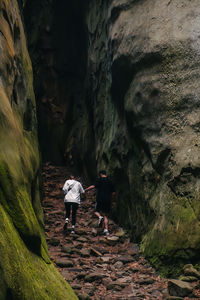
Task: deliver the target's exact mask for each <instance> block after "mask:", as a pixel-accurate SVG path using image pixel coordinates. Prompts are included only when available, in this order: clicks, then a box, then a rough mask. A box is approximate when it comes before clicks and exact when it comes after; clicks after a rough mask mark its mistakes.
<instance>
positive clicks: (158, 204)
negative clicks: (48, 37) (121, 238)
mask: <svg viewBox="0 0 200 300" xmlns="http://www.w3.org/2000/svg"><path fill="white" fill-rule="evenodd" d="M199 13H200V8H199V2H198V1H195V0H194V1H189V2H188V1H186V0H181V1H179V0H175V1H169V0H162V1H160V0H152V1H151V0H148V1H145V0H144V1H126V0H125V1H111V2H109V3H108V2H107V1H105V2H104V1H91V2H90V4H89V9H88V15H87V24H88V36H89V49H88V65H89V68H88V70H89V71H88V72H89V75H88V76H90V78H91V82H90V83H91V85H92V91H93V93H92V103H93V120H94V123H93V126H94V141H95V151H96V159H97V162H98V167H99V168H106V169H109V171H110V172H111V174H112V175H113V178H114V179H115V182H116V185H117V189H118V192H119V193H118V199H117V208H116V212H115V213H116V215H117V217H118V218H119V220H120V222H121V223H123V224H125V225H126V226H127V227H129V228H130V229H131V230H132V234H133V237H134V238H136V239H139V240H140V239H141V247H142V250H143V251H144V253H145V254H146V255H147V256H148V257H149V258H150V259H151V261H152V263H153V264H155V265H156V266H157V267H160V268H161V269H162V271H163V272H166V267H164V268H162V266H163V264H165V266H166V265H167V269H168V271H169V273H170V272H172V273H173V272H175V269H176V267H175V265H176V264H177V263H182V262H184V261H188V260H190V259H192V260H196V261H197V260H198V256H199V255H198V253H199V248H200V235H199V230H200V223H199V221H200V217H199V216H200V214H199V212H200V201H199V188H200V151H199V150H200V138H199V131H200V102H199V94H200V88H199V57H200V42H199V33H200V26H199V24H200V22H199Z"/></svg>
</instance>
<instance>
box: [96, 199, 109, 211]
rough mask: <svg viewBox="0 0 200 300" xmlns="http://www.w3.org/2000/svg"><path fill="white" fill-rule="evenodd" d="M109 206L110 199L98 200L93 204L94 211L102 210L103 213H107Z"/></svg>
mask: <svg viewBox="0 0 200 300" xmlns="http://www.w3.org/2000/svg"><path fill="white" fill-rule="evenodd" d="M110 207H111V202H110V201H106V202H105V201H98V202H96V205H95V211H98V212H103V213H109V212H110Z"/></svg>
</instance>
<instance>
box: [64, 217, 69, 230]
mask: <svg viewBox="0 0 200 300" xmlns="http://www.w3.org/2000/svg"><path fill="white" fill-rule="evenodd" d="M68 222H69V219H65V224H64V227H63V229H64V230H65V229H67V225H68Z"/></svg>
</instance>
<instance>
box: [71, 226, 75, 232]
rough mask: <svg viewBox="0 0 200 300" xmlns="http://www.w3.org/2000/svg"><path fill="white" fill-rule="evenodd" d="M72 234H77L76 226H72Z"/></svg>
mask: <svg viewBox="0 0 200 300" xmlns="http://www.w3.org/2000/svg"><path fill="white" fill-rule="evenodd" d="M71 233H75V226H74V225H72V230H71Z"/></svg>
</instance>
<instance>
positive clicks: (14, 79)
mask: <svg viewBox="0 0 200 300" xmlns="http://www.w3.org/2000/svg"><path fill="white" fill-rule="evenodd" d="M0 58H1V59H0V218H1V222H0V257H1V260H0V278H1V280H0V299H13V300H16V299H20V300H22V299H37V300H38V299H45V300H46V299H61V298H62V299H63V298H65V299H70V300H71V299H76V296H75V295H74V293H73V292H72V290H71V288H70V287H69V285H67V284H66V282H65V280H64V279H63V278H62V277H61V276H60V275H59V273H58V272H57V270H56V269H55V268H54V266H53V264H52V263H51V262H50V259H49V254H48V250H47V245H46V241H45V237H44V232H43V213H42V208H41V204H40V192H39V179H38V173H39V164H40V159H39V152H38V140H37V121H36V107H35V98H34V92H33V82H32V81H33V78H32V67H31V62H30V58H29V54H28V51H27V47H26V39H25V35H24V30H23V25H22V21H21V15H20V11H19V8H18V3H17V1H16V0H5V1H4V0H3V1H1V2H0Z"/></svg>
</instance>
